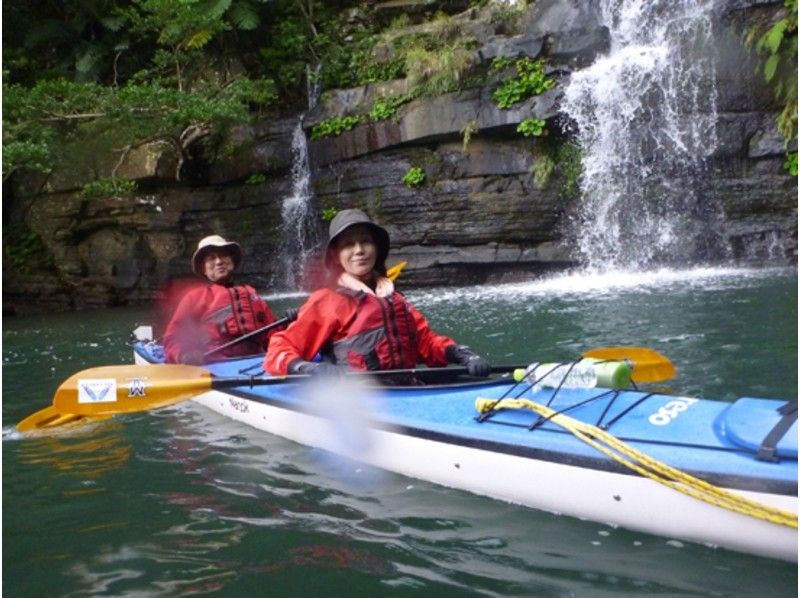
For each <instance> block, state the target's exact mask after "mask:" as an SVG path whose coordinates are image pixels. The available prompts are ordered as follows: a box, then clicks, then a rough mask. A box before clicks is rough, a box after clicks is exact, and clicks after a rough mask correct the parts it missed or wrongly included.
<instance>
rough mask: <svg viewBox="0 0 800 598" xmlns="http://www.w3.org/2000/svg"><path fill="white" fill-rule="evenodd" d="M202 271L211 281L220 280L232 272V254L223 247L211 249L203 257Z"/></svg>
mask: <svg viewBox="0 0 800 598" xmlns="http://www.w3.org/2000/svg"><path fill="white" fill-rule="evenodd" d="M203 273H204V274H205V275H206V278H208V280H210V281H211V282H221V281H223V280H225V279H227V278H228V277H230V275H231V274H233V256H232V255H231V253H230V252H229V251H227V250H225V249H211V250H210V251H207V252H206V254H205V257H204V258H203Z"/></svg>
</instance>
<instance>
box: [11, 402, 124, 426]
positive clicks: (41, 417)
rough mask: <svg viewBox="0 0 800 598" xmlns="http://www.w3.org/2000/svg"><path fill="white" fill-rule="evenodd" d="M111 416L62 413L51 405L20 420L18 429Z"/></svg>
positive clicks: (83, 422)
mask: <svg viewBox="0 0 800 598" xmlns="http://www.w3.org/2000/svg"><path fill="white" fill-rule="evenodd" d="M109 417H111V416H110V415H100V416H96V417H87V416H85V415H76V414H75V413H61V412H60V411H58V409H56V408H55V407H53V406H52V405H50V406H49V407H45V408H44V409H40V410H39V411H37V412H36V413H33V414H31V415H29V416H28V417H26V418H25V419H23V420H22V421H21V422H19V423H18V424H17V430H18V431H20V432H33V431H34V430H42V429H46V428H55V427H58V426H67V425H83V424H88V423H90V422H94V421H99V420H103V419H108V418H109Z"/></svg>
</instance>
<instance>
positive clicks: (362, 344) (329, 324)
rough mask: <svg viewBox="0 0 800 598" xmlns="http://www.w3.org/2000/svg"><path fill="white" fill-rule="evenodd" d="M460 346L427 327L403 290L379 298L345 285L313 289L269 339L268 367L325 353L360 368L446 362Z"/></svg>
mask: <svg viewBox="0 0 800 598" xmlns="http://www.w3.org/2000/svg"><path fill="white" fill-rule="evenodd" d="M453 344H455V341H454V340H453V339H451V338H448V337H446V336H440V335H438V334H436V333H435V332H433V331H432V330H431V328H430V326H428V322H427V320H426V319H425V317H424V316H423V315H422V314H421V313H419V312H418V311H417V310H416V309H415V308H414V307H413V306H412V305H411V304H410V303H408V301H406V299H405V297H403V295H401V294H400V293H398V292H396V291H395V292H394V293H392V294H391V295H390V296H389V297H382V298H379V297H376V296H375V295H370V294H367V293H364V292H354V291H350V290H346V289H338V290H335V291H334V290H331V289H321V290H318V291H316V292H314V293H313V294H312V295H311V297H309V299H308V301H306V303H305V305H303V306H302V307H301V308H300V314H299V315H298V318H297V320H296V321H295V322H293V323H292V324H291V325H290V326H289V327H288V328H287V329H285V330H282V331H280V332H278V333H276V334H275V335H274V336H273V337H272V339H271V340H270V344H269V350H268V351H267V355H266V356H265V358H264V369H265V370H266V371H267V372H269V373H270V374H272V375H273V376H283V375H285V374H287V373H288V367H289V364H290V363H291V362H292V361H294V360H295V359H298V358H299V359H303V360H306V361H311V360H312V359H313V358H314V356H315V355H316V354H317V353H320V352H322V353H323V355H325V356H326V357H329V358H332V359H333V360H335V361H336V363H347V364H348V365H349V366H350V367H351V368H352V369H355V370H378V369H380V370H385V369H402V368H410V367H414V366H415V365H416V364H417V363H419V362H424V363H425V364H427V365H428V366H430V367H439V366H445V365H447V358H446V357H445V348H446V347H448V346H449V345H453Z"/></svg>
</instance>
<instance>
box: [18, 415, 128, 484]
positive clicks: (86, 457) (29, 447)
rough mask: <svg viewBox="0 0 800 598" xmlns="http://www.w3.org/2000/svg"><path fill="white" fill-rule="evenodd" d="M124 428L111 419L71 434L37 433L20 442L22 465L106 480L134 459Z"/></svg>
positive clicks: (19, 454)
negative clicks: (111, 473) (109, 474)
mask: <svg viewBox="0 0 800 598" xmlns="http://www.w3.org/2000/svg"><path fill="white" fill-rule="evenodd" d="M123 426H124V423H120V422H118V421H113V420H107V421H103V422H102V424H101V423H97V424H90V425H88V426H82V427H81V428H80V429H78V428H76V429H73V430H70V431H69V432H68V433H54V432H53V431H49V432H47V433H39V434H34V435H31V436H30V438H27V439H26V440H25V441H21V442H20V443H19V447H18V450H17V454H18V456H19V460H20V461H21V462H22V463H24V464H28V465H44V466H46V467H48V468H50V469H51V470H53V472H55V473H69V474H73V475H74V476H75V477H79V478H89V479H98V478H102V477H103V476H105V475H106V474H108V473H109V472H111V471H113V470H115V469H120V468H121V467H123V466H124V465H125V463H126V462H127V461H128V459H129V458H130V456H131V445H130V443H129V442H128V441H127V440H126V439H125V437H124V436H123V435H122V434H121V431H122V428H123ZM75 493H76V492H75V491H72V494H75Z"/></svg>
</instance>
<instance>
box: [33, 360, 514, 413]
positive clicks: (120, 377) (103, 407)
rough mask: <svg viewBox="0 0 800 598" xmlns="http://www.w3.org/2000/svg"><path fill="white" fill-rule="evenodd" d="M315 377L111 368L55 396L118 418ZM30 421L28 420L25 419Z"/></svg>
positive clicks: (78, 408)
mask: <svg viewBox="0 0 800 598" xmlns="http://www.w3.org/2000/svg"><path fill="white" fill-rule="evenodd" d="M520 367H524V366H520V365H508V366H493V367H492V372H493V373H508V372H513V371H514V370H515V369H518V368H520ZM445 370H446V371H447V373H450V374H453V375H455V374H466V373H467V368H462V367H455V368H419V369H403V370H382V371H379V372H349V373H347V374H346V375H347V376H357V377H363V376H366V377H370V376H377V377H387V376H398V375H415V374H419V375H422V376H424V375H425V373H426V372H430V373H438V372H444V371H445ZM309 378H312V376H310V375H308V374H297V375H290V376H272V377H269V378H256V377H248V376H238V377H232V378H214V377H212V376H211V372H209V371H208V370H207V369H204V368H202V367H199V366H194V365H180V364H158V365H109V366H101V367H96V368H90V369H88V370H82V371H80V372H78V373H77V374H74V375H72V376H70V377H69V378H68V379H67V380H66V381H64V382H63V383H62V384H61V386H59V387H58V390H57V391H56V394H55V397H53V408H54V409H55V411H56V413H59V414H60V413H64V414H66V413H69V414H73V415H90V416H97V415H115V414H119V413H133V412H137V411H149V410H151V409H159V408H161V407H166V406H168V405H174V404H175V403H180V402H181V401H186V400H188V399H191V398H192V397H196V396H197V395H199V394H202V393H204V392H208V391H211V390H221V389H224V388H235V387H238V386H242V387H253V386H269V385H272V384H283V383H287V382H299V381H301V380H308V379H309ZM23 421H27V420H23Z"/></svg>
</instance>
